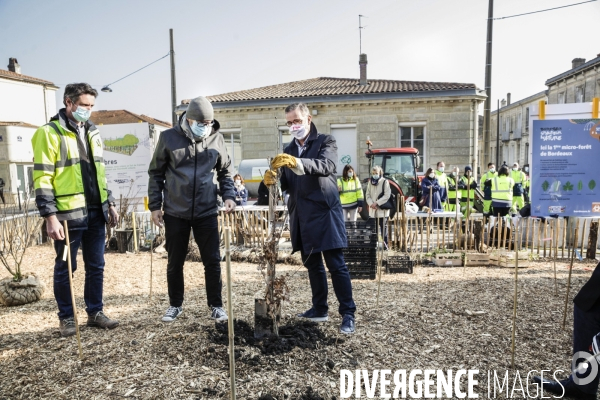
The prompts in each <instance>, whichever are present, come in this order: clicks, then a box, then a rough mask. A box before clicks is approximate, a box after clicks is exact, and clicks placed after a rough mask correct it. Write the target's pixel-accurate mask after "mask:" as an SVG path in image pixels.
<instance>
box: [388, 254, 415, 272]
mask: <svg viewBox="0 0 600 400" xmlns="http://www.w3.org/2000/svg"><path fill="white" fill-rule="evenodd" d="M415 263H416V261H415V260H411V259H410V257H409V256H390V257H388V259H387V261H386V264H385V270H386V272H387V273H388V274H412V273H413V268H414V266H415Z"/></svg>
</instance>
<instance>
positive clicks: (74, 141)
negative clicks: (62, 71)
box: [31, 83, 119, 337]
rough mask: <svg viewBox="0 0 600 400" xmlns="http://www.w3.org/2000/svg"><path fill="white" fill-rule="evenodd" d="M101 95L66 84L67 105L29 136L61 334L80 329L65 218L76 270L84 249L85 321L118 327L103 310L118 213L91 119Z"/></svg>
mask: <svg viewBox="0 0 600 400" xmlns="http://www.w3.org/2000/svg"><path fill="white" fill-rule="evenodd" d="M97 96H98V92H97V91H96V90H95V89H94V88H92V87H91V86H90V85H88V84H87V83H72V84H69V85H67V86H66V87H65V93H64V97H63V104H64V105H65V108H62V109H60V110H59V111H58V114H57V115H55V116H54V117H52V118H51V119H50V122H49V123H47V124H46V125H43V126H42V127H40V128H39V129H38V130H36V131H35V133H34V135H33V138H32V139H31V144H32V145H33V149H34V150H33V152H34V156H33V162H34V168H33V181H34V187H35V202H36V205H37V208H38V210H39V212H40V216H41V217H43V218H45V219H46V230H47V231H48V236H49V237H50V238H52V239H54V250H55V251H56V259H55V263H54V298H55V299H56V303H57V305H58V319H59V320H60V323H59V330H60V334H61V336H63V337H66V336H71V335H74V334H75V333H76V330H75V329H76V328H75V319H74V315H73V306H72V303H71V289H70V285H69V272H68V267H67V261H66V260H65V259H63V254H64V251H65V246H66V242H65V233H66V232H65V231H64V229H63V221H68V222H67V223H68V230H69V231H68V233H69V240H70V243H69V250H70V253H71V263H72V269H73V272H75V270H76V269H77V250H78V249H79V246H81V250H82V252H83V262H84V264H85V288H84V292H83V299H84V301H85V304H86V306H87V308H86V311H87V314H88V320H87V325H88V326H94V327H98V328H103V329H113V328H116V327H117V326H118V325H119V322H118V321H115V320H113V319H110V318H108V317H107V316H106V315H104V313H103V311H102V309H103V306H104V304H103V302H102V290H103V286H104V245H105V241H106V224H107V223H108V224H110V225H111V226H116V225H117V222H118V220H119V215H118V214H117V210H116V209H115V203H114V199H113V197H112V194H111V191H110V190H108V187H107V183H106V175H105V171H104V159H103V158H102V139H101V138H100V132H99V131H98V129H97V128H96V126H95V125H94V124H93V123H92V122H91V121H89V118H90V115H91V113H92V108H93V107H94V104H95V102H96V97H97Z"/></svg>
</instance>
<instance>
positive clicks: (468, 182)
mask: <svg viewBox="0 0 600 400" xmlns="http://www.w3.org/2000/svg"><path fill="white" fill-rule="evenodd" d="M458 188H459V189H460V191H461V193H460V210H461V212H462V213H463V214H464V215H468V214H470V212H471V211H473V205H474V202H475V189H476V188H477V180H476V179H475V178H473V176H472V169H471V166H469V165H467V166H466V167H465V174H464V175H463V176H462V177H461V178H460V180H459V181H458ZM467 198H468V199H469V203H470V208H471V210H467Z"/></svg>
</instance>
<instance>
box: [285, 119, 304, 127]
mask: <svg viewBox="0 0 600 400" xmlns="http://www.w3.org/2000/svg"><path fill="white" fill-rule="evenodd" d="M303 122H304V121H303V120H301V119H295V120H293V121H288V122H286V123H285V124H286V125H287V126H292V125H301V124H302V123H303Z"/></svg>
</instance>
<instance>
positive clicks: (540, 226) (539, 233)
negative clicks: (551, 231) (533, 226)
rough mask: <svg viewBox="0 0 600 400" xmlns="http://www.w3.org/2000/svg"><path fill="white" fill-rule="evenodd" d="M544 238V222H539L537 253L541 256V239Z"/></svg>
mask: <svg viewBox="0 0 600 400" xmlns="http://www.w3.org/2000/svg"><path fill="white" fill-rule="evenodd" d="M541 238H542V220H539V223H538V240H537V253H538V256H539V255H540V243H541V241H540V239H541Z"/></svg>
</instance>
